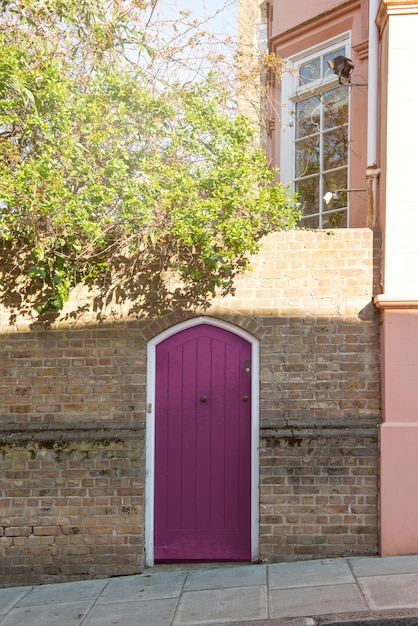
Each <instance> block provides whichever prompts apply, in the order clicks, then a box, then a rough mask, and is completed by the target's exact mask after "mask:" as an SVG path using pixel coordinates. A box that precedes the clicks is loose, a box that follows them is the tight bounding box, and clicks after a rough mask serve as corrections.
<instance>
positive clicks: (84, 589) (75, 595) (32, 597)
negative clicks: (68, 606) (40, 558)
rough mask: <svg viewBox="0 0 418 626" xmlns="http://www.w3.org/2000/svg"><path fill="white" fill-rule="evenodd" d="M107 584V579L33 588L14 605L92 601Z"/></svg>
mask: <svg viewBox="0 0 418 626" xmlns="http://www.w3.org/2000/svg"><path fill="white" fill-rule="evenodd" d="M108 583H109V580H108V579H100V580H83V581H77V582H73V583H56V584H52V585H39V586H38V587H33V588H32V589H31V591H30V592H29V593H28V594H26V595H25V596H24V597H23V598H22V599H21V600H19V601H18V602H17V604H16V606H18V607H25V606H35V605H36V606H38V605H45V604H59V603H60V602H78V601H83V600H94V599H95V598H97V596H98V595H99V594H100V593H101V592H102V591H103V589H104V588H105V587H106V585H107V584H108Z"/></svg>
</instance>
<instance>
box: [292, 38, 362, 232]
mask: <svg viewBox="0 0 418 626" xmlns="http://www.w3.org/2000/svg"><path fill="white" fill-rule="evenodd" d="M341 48H345V56H347V57H349V56H350V52H349V51H350V50H351V33H350V32H349V31H346V32H344V33H341V34H339V35H338V36H336V37H333V38H331V39H328V40H326V41H322V42H321V43H320V44H317V45H315V46H312V47H310V48H307V49H305V50H302V51H300V52H298V53H297V54H294V55H292V56H290V57H289V58H288V59H287V63H286V67H287V71H285V72H284V74H283V78H282V89H281V113H282V115H281V124H280V174H281V181H282V182H283V183H284V184H285V185H288V186H289V187H290V189H291V190H292V191H295V188H296V104H297V103H298V102H302V101H303V100H307V99H308V98H309V97H311V96H312V95H318V94H322V93H325V92H326V91H329V90H331V89H333V88H335V87H338V86H339V79H338V76H336V75H335V74H334V73H333V72H332V71H331V70H329V71H328V72H326V73H325V74H324V75H323V76H321V77H320V78H318V79H314V80H312V81H309V82H307V83H306V84H300V82H299V68H300V66H302V65H304V64H305V63H308V62H309V61H311V60H313V59H316V58H318V57H323V56H327V55H330V54H332V53H333V52H335V53H336V52H337V51H341ZM347 87H348V103H349V104H348V107H349V108H348V143H349V142H350V127H351V123H350V90H349V83H347ZM321 132H323V131H322V129H321ZM323 171H324V170H323V169H322V164H321V170H320V184H322V173H323ZM349 180H350V150H348V154H347V187H349ZM322 191H323V193H322ZM327 191H332V190H329V189H324V190H321V192H320V198H319V200H320V206H319V220H318V222H319V225H318V228H322V217H321V216H322V214H323V213H324V212H325V211H324V206H325V203H324V201H323V196H324V194H325V193H326V192H327ZM348 195H349V194H348ZM346 207H347V209H346V210H347V227H350V207H349V198H348V197H347V203H346ZM339 208H341V207H339ZM328 210H329V209H328ZM330 212H331V213H332V211H330ZM313 215H318V214H317V213H314V214H313ZM303 221H304V220H302V224H303Z"/></svg>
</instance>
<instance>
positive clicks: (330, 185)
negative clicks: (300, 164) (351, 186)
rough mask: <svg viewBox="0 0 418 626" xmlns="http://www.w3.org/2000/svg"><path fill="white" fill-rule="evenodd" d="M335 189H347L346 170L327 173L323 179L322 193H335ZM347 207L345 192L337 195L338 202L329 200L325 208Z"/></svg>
mask: <svg viewBox="0 0 418 626" xmlns="http://www.w3.org/2000/svg"><path fill="white" fill-rule="evenodd" d="M337 189H347V168H346V167H345V168H344V169H342V170H337V171H336V172H328V173H327V174H325V175H324V177H323V192H324V194H325V193H327V191H336V190H337ZM346 206H347V194H346V193H345V192H343V193H341V194H340V195H339V198H338V200H331V202H330V204H329V205H328V207H327V208H330V209H337V208H340V207H346Z"/></svg>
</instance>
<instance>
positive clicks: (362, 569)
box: [347, 555, 418, 576]
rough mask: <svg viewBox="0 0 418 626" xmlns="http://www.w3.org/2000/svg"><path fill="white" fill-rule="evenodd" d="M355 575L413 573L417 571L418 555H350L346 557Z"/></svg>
mask: <svg viewBox="0 0 418 626" xmlns="http://www.w3.org/2000/svg"><path fill="white" fill-rule="evenodd" d="M347 560H348V562H349V563H350V566H351V568H352V570H353V572H354V575H355V576H375V575H380V574H381V575H384V574H413V573H415V572H418V555H412V556H383V557H376V556H375V557H367V556H359V557H350V558H349V559H347Z"/></svg>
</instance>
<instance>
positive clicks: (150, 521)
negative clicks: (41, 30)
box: [145, 316, 259, 567]
mask: <svg viewBox="0 0 418 626" xmlns="http://www.w3.org/2000/svg"><path fill="white" fill-rule="evenodd" d="M199 324H211V325H212V326H217V327H218V328H224V329H225V330H228V331H230V332H232V333H234V334H235V335H238V336H240V337H243V338H244V339H246V340H247V341H248V342H249V343H250V344H251V370H252V371H251V560H252V561H253V562H254V561H258V557H259V530H258V526H259V341H258V339H256V338H255V337H253V336H252V335H250V333H248V332H247V331H245V330H242V329H241V328H238V326H234V325H233V324H229V323H228V322H224V321H222V320H219V319H215V318H213V317H206V316H200V317H194V318H192V319H190V320H187V321H186V322H181V323H180V324H176V325H175V326H171V327H170V328H168V329H167V330H164V331H163V332H161V333H160V334H159V335H157V336H156V337H154V338H153V339H151V340H150V341H149V342H148V347H147V421H146V439H145V459H146V461H145V563H146V565H148V566H149V567H152V566H153V565H154V477H155V473H154V472H155V468H154V464H155V391H156V347H157V345H158V344H159V343H161V341H164V339H167V337H170V336H171V335H174V334H176V333H178V332H180V331H182V330H185V329H186V328H191V327H192V326H197V325H199Z"/></svg>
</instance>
